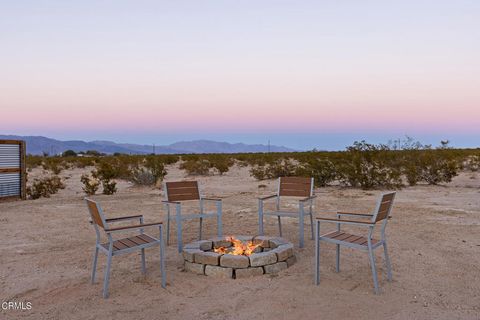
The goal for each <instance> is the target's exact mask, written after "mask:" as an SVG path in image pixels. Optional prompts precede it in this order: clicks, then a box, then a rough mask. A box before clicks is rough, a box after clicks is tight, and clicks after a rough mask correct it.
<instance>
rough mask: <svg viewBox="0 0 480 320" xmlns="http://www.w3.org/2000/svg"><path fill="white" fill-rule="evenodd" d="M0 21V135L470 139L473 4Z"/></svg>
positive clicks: (110, 13)
mask: <svg viewBox="0 0 480 320" xmlns="http://www.w3.org/2000/svg"><path fill="white" fill-rule="evenodd" d="M92 7H94V8H95V10H91V8H92ZM0 29H1V30H3V32H2V33H1V34H0V41H1V43H2V47H3V50H2V59H1V61H0V69H1V70H2V72H0V88H1V90H0V108H1V113H2V117H4V118H5V119H9V120H8V121H2V124H1V127H0V133H4V134H8V133H17V134H33V133H37V134H44V133H49V132H56V134H57V137H58V136H61V135H62V132H63V133H64V135H65V136H69V137H71V136H72V135H73V132H75V133H76V134H77V133H81V132H82V130H85V131H89V132H90V134H89V135H88V136H92V134H91V133H95V132H98V134H99V136H101V134H105V133H106V132H107V133H108V132H110V135H113V134H114V133H116V132H120V131H123V130H125V131H128V132H131V133H132V134H135V133H142V132H149V133H151V134H152V135H154V134H165V133H166V132H170V133H172V132H175V133H182V132H200V133H201V132H210V133H211V132H216V133H218V134H223V135H228V134H229V133H233V132H236V133H239V132H243V133H254V132H258V133H261V132H276V133H302V132H332V133H342V132H352V131H357V132H362V131H365V132H377V133H381V132H384V133H385V136H386V137H389V134H393V133H398V132H403V133H407V134H409V133H415V132H416V133H425V134H434V133H437V134H438V133H445V134H447V135H455V134H457V133H462V134H474V135H477V136H480V89H479V88H480V63H479V60H478V57H480V41H479V39H480V4H479V3H478V2H472V1H455V2H450V1H402V2H398V3H396V4H393V3H389V4H387V3H386V2H385V1H369V2H367V3H357V2H354V1H346V2H342V3H323V2H317V1H304V2H303V1H302V2H301V3H299V2H294V1H262V2H261V3H258V2H257V1H246V2H245V3H243V2H242V4H239V3H232V2H230V1H205V2H203V1H202V3H201V4H200V3H198V2H195V1H180V2H173V3H169V4H165V3H161V2H159V3H156V2H148V1H146V2H144V3H141V4H140V3H139V2H133V3H129V2H128V3H127V2H126V3H123V2H119V3H116V5H115V6H114V7H112V6H110V5H108V4H107V3H98V2H92V3H88V1H85V2H81V3H75V4H73V3H68V4H67V3H62V2H54V1H52V2H48V1H47V2H42V4H40V3H38V2H31V3H28V2H26V3H23V2H22V3H17V2H12V3H9V4H3V5H2V10H0ZM11 119H22V121H20V122H19V121H14V120H11ZM78 138H79V139H82V138H83V137H82V136H79V137H78ZM152 138H153V136H152Z"/></svg>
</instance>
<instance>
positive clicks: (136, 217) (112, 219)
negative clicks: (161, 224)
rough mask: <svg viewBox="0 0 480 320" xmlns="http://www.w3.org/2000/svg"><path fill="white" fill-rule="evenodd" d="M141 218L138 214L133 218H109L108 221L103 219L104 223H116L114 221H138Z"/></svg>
mask: <svg viewBox="0 0 480 320" xmlns="http://www.w3.org/2000/svg"><path fill="white" fill-rule="evenodd" d="M139 218H143V215H141V214H138V215H135V216H125V217H117V218H110V219H105V221H106V222H116V221H123V220H133V219H139Z"/></svg>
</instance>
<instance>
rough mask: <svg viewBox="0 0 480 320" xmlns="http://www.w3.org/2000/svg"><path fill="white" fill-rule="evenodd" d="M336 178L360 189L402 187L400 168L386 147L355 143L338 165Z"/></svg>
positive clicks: (393, 154) (392, 153) (363, 142)
mask: <svg viewBox="0 0 480 320" xmlns="http://www.w3.org/2000/svg"><path fill="white" fill-rule="evenodd" d="M338 178H339V180H340V181H341V182H343V183H344V184H347V185H350V186H352V187H361V188H362V189H373V188H377V187H386V188H398V187H400V186H402V168H401V163H400V162H398V161H397V159H396V158H395V153H394V152H393V151H391V150H390V149H389V148H388V146H386V145H373V144H369V143H366V142H365V141H361V142H357V141H356V142H354V144H353V145H352V146H350V147H348V148H347V151H346V152H345V157H344V160H343V161H341V162H340V163H339V164H338Z"/></svg>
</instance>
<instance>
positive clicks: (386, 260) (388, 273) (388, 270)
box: [383, 241, 392, 281]
mask: <svg viewBox="0 0 480 320" xmlns="http://www.w3.org/2000/svg"><path fill="white" fill-rule="evenodd" d="M383 253H384V254H385V264H386V265H387V279H388V281H392V266H391V264H390V257H389V256H388V250H387V242H386V241H385V242H384V243H383Z"/></svg>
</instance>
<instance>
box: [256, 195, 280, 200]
mask: <svg viewBox="0 0 480 320" xmlns="http://www.w3.org/2000/svg"><path fill="white" fill-rule="evenodd" d="M276 197H278V195H277V194H272V195H271V196H266V197H261V198H258V200H261V201H264V200H268V199H272V198H276Z"/></svg>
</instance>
